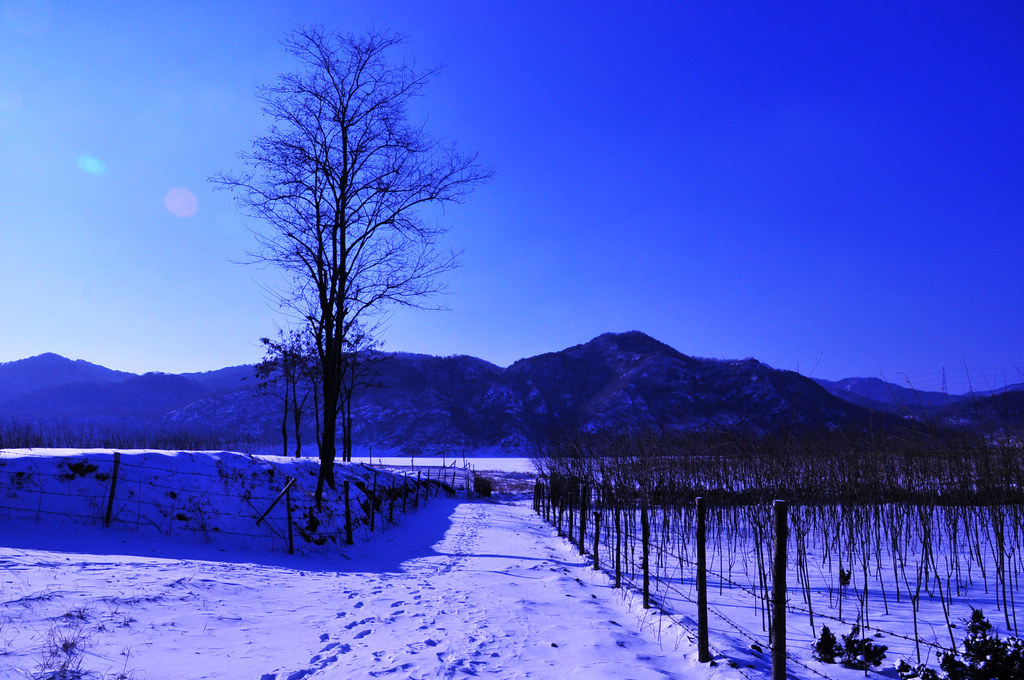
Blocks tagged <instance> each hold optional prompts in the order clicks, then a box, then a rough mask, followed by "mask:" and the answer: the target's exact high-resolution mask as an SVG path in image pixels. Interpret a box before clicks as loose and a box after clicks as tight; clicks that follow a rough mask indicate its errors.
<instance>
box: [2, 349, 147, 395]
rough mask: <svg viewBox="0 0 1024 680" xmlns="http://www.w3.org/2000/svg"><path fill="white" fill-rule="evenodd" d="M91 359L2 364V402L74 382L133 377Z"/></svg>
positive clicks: (42, 357) (53, 358) (37, 359)
mask: <svg viewBox="0 0 1024 680" xmlns="http://www.w3.org/2000/svg"><path fill="white" fill-rule="evenodd" d="M133 375H134V374H132V373H122V372H121V371H112V370H110V369H109V368H104V367H102V366H97V365H96V364H90V363H89V362H87V361H81V360H78V361H72V360H71V359H65V358H64V357H62V356H60V355H58V354H52V353H47V354H40V355H39V356H34V357H30V358H28V359H21V360H20V361H11V362H8V363H2V364H0V403H3V402H5V401H11V400H14V399H20V398H21V397H24V396H26V395H29V394H31V393H33V392H38V391H39V390H45V389H47V388H50V387H61V386H64V385H71V384H74V383H93V384H100V385H104V384H109V383H116V382H122V381H124V380H127V379H128V378H131V377H133Z"/></svg>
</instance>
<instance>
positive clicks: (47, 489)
mask: <svg viewBox="0 0 1024 680" xmlns="http://www.w3.org/2000/svg"><path fill="white" fill-rule="evenodd" d="M177 455H181V454H177ZM195 455H201V454H195ZM227 455H234V456H237V457H238V459H239V460H242V459H244V460H245V461H246V464H245V465H244V466H237V465H226V464H225V463H224V459H223V458H220V459H217V460H216V463H215V466H214V470H215V471H211V472H206V471H200V470H196V469H182V467H184V466H176V465H175V461H174V459H173V457H171V456H164V457H163V458H161V456H160V455H159V454H156V453H153V452H149V454H148V455H146V456H138V455H126V454H122V453H121V452H117V451H114V452H109V451H103V452H96V451H81V452H76V453H75V454H74V455H52V454H47V453H46V452H40V453H39V454H38V455H31V454H27V453H25V452H19V453H18V454H17V455H13V454H5V453H4V452H0V512H5V513H7V514H8V516H9V517H11V518H19V519H30V520H32V521H35V522H37V523H45V522H46V520H47V519H48V518H59V519H61V520H62V521H70V522H72V523H81V524H92V525H99V526H104V527H111V528H114V529H120V530H129V531H135V532H142V531H153V532H155V533H157V534H159V535H162V536H165V537H166V536H172V535H174V534H176V533H178V532H189V533H191V534H198V535H201V536H202V538H203V540H204V541H205V542H207V543H216V542H225V541H229V542H234V543H237V544H240V545H242V546H247V547H253V548H257V549H267V548H270V549H272V550H278V549H285V548H286V549H287V550H288V552H290V553H292V552H294V543H295V536H298V537H299V538H300V539H301V540H302V541H304V542H305V544H307V545H308V546H310V549H314V548H313V546H317V547H323V546H326V545H327V544H333V545H335V546H339V547H341V546H344V545H351V544H352V543H353V542H354V541H355V538H356V537H359V538H360V539H361V540H367V539H369V538H370V537H371V536H372V535H373V534H375V533H379V532H380V531H385V530H387V529H388V528H389V527H391V526H395V525H396V524H398V523H399V522H400V521H401V517H402V516H403V515H405V514H407V513H408V512H410V511H412V510H415V509H416V508H418V507H419V506H420V505H421V504H422V503H426V502H427V501H428V500H429V499H431V498H434V497H437V496H438V495H439V494H441V493H447V494H454V493H455V475H457V474H458V471H448V470H434V469H431V468H427V469H421V470H419V471H417V473H416V474H415V475H410V474H402V473H401V472H397V473H396V472H395V471H392V470H385V469H381V468H377V467H375V466H372V465H368V464H365V463H358V464H354V465H353V470H352V471H351V473H350V474H348V475H346V476H345V479H344V481H343V482H342V483H341V484H339V488H338V490H337V492H336V493H334V494H325V497H324V501H323V504H322V505H321V506H320V507H319V508H318V507H316V506H315V504H314V502H313V500H312V485H313V483H315V474H316V473H315V466H313V465H310V466H308V467H309V469H308V470H306V471H302V470H299V469H295V470H293V467H291V466H289V467H285V466H282V465H279V464H275V463H274V462H270V461H267V460H266V459H264V458H257V457H253V456H245V455H243V454H227ZM154 461H156V462H154ZM157 463H159V464H157ZM290 471H291V472H292V473H293V474H289V472H290ZM240 508H241V509H240Z"/></svg>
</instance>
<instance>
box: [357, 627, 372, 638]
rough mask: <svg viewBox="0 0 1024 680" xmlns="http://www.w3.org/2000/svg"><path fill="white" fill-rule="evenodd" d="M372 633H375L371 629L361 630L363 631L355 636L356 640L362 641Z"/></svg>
mask: <svg viewBox="0 0 1024 680" xmlns="http://www.w3.org/2000/svg"><path fill="white" fill-rule="evenodd" d="M372 632H373V631H372V630H370V629H369V628H367V629H366V630H361V631H359V632H358V633H356V634H355V639H356V640H362V639H363V638H364V637H366V636H367V635H369V634H370V633H372Z"/></svg>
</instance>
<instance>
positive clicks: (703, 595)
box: [697, 497, 711, 663]
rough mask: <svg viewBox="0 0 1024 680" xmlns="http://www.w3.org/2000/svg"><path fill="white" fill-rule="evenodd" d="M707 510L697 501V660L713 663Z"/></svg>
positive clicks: (700, 499) (701, 499) (699, 499)
mask: <svg viewBox="0 0 1024 680" xmlns="http://www.w3.org/2000/svg"><path fill="white" fill-rule="evenodd" d="M707 567H708V565H707V508H706V507H705V506H704V498H703V497H700V498H698V499H697V660H698V661H700V662H701V663H707V662H708V661H711V649H710V643H709V641H708V570H707Z"/></svg>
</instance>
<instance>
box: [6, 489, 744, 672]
mask: <svg viewBox="0 0 1024 680" xmlns="http://www.w3.org/2000/svg"><path fill="white" fill-rule="evenodd" d="M96 534H97V536H106V537H110V536H111V534H109V533H108V534H102V532H96ZM53 540H57V539H56V538H55V539H53ZM83 540H88V539H83ZM105 540H106V541H107V542H110V539H109V538H106V539H105ZM118 542H120V541H119V540H118ZM54 547H56V546H54ZM147 547H148V546H147ZM106 548H109V549H111V550H114V549H116V548H114V547H113V546H105V547H103V546H97V547H95V548H94V550H95V552H97V553H100V552H104V551H105V549H106ZM120 549H121V550H124V549H125V546H123V545H122V546H120ZM172 549H173V546H166V547H162V546H157V547H153V548H149V550H150V552H154V551H155V553H156V554H155V556H152V557H150V556H146V557H142V556H134V557H110V556H106V555H90V554H86V553H85V552H83V553H78V554H70V552H69V550H70V549H69V548H67V547H63V548H62V550H63V551H64V552H44V551H41V550H38V549H34V548H33V549H27V548H22V549H12V548H0V567H2V568H3V569H4V579H3V583H2V584H0V600H2V601H3V602H4V603H5V604H4V605H3V606H4V612H3V613H4V615H5V616H6V617H7V618H6V621H7V623H6V625H5V627H4V629H3V631H2V632H0V638H3V637H5V636H6V638H7V645H8V647H9V651H11V652H12V653H11V654H9V655H8V656H6V657H3V656H0V675H2V674H3V673H4V672H8V668H10V669H13V670H14V671H15V672H18V673H20V674H21V675H22V676H26V675H27V674H28V673H29V672H30V671H32V670H33V667H34V666H33V662H34V661H38V658H39V657H40V654H41V653H42V649H43V647H45V641H44V639H45V635H46V630H45V629H46V628H47V627H49V628H51V629H52V628H53V627H55V626H59V627H61V628H62V629H66V628H67V627H68V626H69V625H70V623H69V619H77V620H78V624H79V625H80V626H81V627H82V628H83V629H85V631H86V633H87V637H86V639H85V642H86V649H87V654H86V659H85V662H84V663H83V668H88V669H93V670H95V671H96V672H97V673H99V674H101V675H104V674H105V675H111V676H112V675H113V674H116V673H118V672H121V671H122V670H123V669H124V668H127V669H128V670H129V671H132V672H133V673H132V676H133V677H134V678H136V680H156V679H158V678H169V677H174V678H252V679H253V680H257V679H260V680H299V679H300V678H311V679H314V678H324V679H328V678H368V677H392V678H463V677H474V676H476V677H479V676H484V677H494V678H559V679H563V678H587V679H588V680H590V679H595V678H596V679H599V678H608V679H612V678H614V679H615V680H621V679H624V678H638V679H640V678H707V677H717V676H718V675H719V674H721V677H736V676H733V675H730V674H729V673H728V670H729V669H727V668H722V667H719V668H718V669H710V668H707V667H702V666H698V665H697V664H696V662H695V660H694V658H695V650H694V649H693V646H692V645H691V644H690V643H689V642H688V641H687V640H686V639H685V638H683V639H682V641H681V643H680V644H679V645H678V649H677V648H676V647H677V644H676V642H677V638H678V636H677V635H676V634H675V633H668V634H666V635H665V636H663V639H664V644H659V643H658V642H657V640H656V638H655V635H654V631H653V630H652V627H653V626H654V625H656V623H652V621H657V618H650V619H647V620H646V621H647V623H646V624H645V626H641V625H640V618H639V614H638V613H637V612H636V611H635V610H634V611H633V612H630V611H628V609H627V607H626V604H624V603H623V601H622V599H621V596H620V595H619V594H618V592H617V591H615V590H614V589H612V588H610V587H609V586H608V584H607V582H606V578H605V577H604V576H603V575H601V574H595V573H594V572H592V571H590V570H589V568H588V567H587V565H586V564H585V562H584V560H582V559H581V558H579V557H578V556H575V555H574V554H573V551H572V549H571V547H570V546H568V545H567V544H566V543H565V542H564V541H563V540H562V539H559V538H557V537H556V536H554V535H553V532H552V530H551V529H550V528H549V527H547V526H545V525H544V524H543V523H542V522H541V521H540V519H539V518H537V517H536V515H534V514H533V512H532V510H531V509H530V508H529V507H527V506H524V505H499V504H490V503H474V502H465V501H462V502H459V501H455V500H445V499H437V500H432V501H431V504H430V505H429V506H428V507H426V508H424V509H422V510H421V511H420V512H418V513H416V514H415V515H413V516H410V517H407V518H406V520H405V522H404V524H403V526H400V527H396V528H394V529H393V530H391V531H389V532H388V533H386V534H384V535H382V536H379V537H378V538H376V539H375V540H374V541H373V542H371V543H367V544H363V545H359V546H355V548H354V549H353V550H352V551H350V553H349V558H348V559H344V558H341V559H339V558H334V559H333V560H331V561H329V562H328V561H325V560H324V558H318V559H314V558H288V557H287V556H283V555H282V556H272V557H271V558H270V559H268V560H264V563H263V564H253V563H251V562H244V561H241V562H240V561H237V560H239V559H243V558H244V556H243V555H235V556H233V557H232V558H231V559H233V560H236V561H233V562H230V561H229V562H223V561H210V560H200V559H180V558H176V557H174V556H168V555H162V556H161V555H159V553H160V552H161V551H162V550H172ZM139 552H142V551H139ZM267 562H270V563H269V564H268V563H267ZM339 562H340V564H339ZM68 613H82V614H83V615H82V616H74V615H73V616H70V617H69V616H68ZM3 642H4V640H2V639H0V643H3ZM5 663H6V664H7V665H5ZM168 669H172V670H171V672H170V673H169V671H168ZM4 677H8V676H6V675H5V676H4ZM13 677H19V676H18V675H14V676H13Z"/></svg>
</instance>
